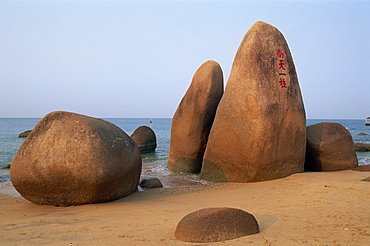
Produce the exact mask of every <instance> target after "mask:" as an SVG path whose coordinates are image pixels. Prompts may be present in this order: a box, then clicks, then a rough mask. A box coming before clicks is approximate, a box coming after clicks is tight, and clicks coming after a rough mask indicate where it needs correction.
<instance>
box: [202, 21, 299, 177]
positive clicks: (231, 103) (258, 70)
mask: <svg viewBox="0 0 370 246" xmlns="http://www.w3.org/2000/svg"><path fill="white" fill-rule="evenodd" d="M305 124H306V119H305V110H304V105H303V101H302V96H301V91H300V88H299V84H298V79H297V74H296V70H295V67H294V63H293V58H292V56H291V54H290V51H289V47H288V45H287V43H286V41H285V39H284V36H283V35H282V34H281V33H280V31H279V30H278V29H276V28H275V27H273V26H271V25H269V24H266V23H264V22H257V23H255V24H254V25H253V26H252V27H251V28H250V30H249V31H248V32H247V33H246V35H245V36H244V39H243V41H242V42H241V45H240V47H239V49H238V51H237V53H236V56H235V59H234V63H233V66H232V69H231V72H230V77H229V80H228V83H227V86H226V89H225V93H224V95H223V97H222V99H221V101H220V104H219V106H218V109H217V113H216V116H215V121H214V123H213V126H212V130H211V132H210V136H209V139H208V143H207V149H206V152H205V155H204V160H203V164H202V171H201V178H203V179H207V180H213V181H229V182H254V181H263V180H271V179H277V178H282V177H286V176H288V175H290V174H293V173H296V172H302V171H303V169H304V158H305V149H306V140H305V138H306V137H305V134H306V132H305V131H306V125H305Z"/></svg>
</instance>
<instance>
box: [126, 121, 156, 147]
mask: <svg viewBox="0 0 370 246" xmlns="http://www.w3.org/2000/svg"><path fill="white" fill-rule="evenodd" d="M131 138H132V139H133V140H134V141H135V143H136V144H137V146H138V147H139V149H140V152H141V153H150V152H154V151H155V149H156V148H157V138H156V136H155V132H154V131H153V130H152V129H151V128H150V127H148V126H140V127H138V128H137V129H136V130H135V131H134V132H133V133H132V134H131Z"/></svg>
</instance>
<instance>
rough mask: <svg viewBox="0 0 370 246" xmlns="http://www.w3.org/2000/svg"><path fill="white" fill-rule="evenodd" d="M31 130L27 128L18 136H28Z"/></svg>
mask: <svg viewBox="0 0 370 246" xmlns="http://www.w3.org/2000/svg"><path fill="white" fill-rule="evenodd" d="M31 131H32V130H27V131H24V132H22V133H19V135H18V137H19V138H26V137H28V135H30V133H31Z"/></svg>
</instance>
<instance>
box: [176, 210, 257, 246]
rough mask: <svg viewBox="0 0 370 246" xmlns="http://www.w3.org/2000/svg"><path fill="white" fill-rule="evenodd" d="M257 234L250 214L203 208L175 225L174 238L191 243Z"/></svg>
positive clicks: (254, 222)
mask: <svg viewBox="0 0 370 246" xmlns="http://www.w3.org/2000/svg"><path fill="white" fill-rule="evenodd" d="M258 232H259V226H258V223H257V220H256V219H255V218H254V216H253V215H252V214H250V213H247V212H245V211H243V210H240V209H235V208H205V209H201V210H198V211H195V212H193V213H190V214H188V215H186V216H185V217H184V218H183V219H182V220H181V221H180V222H179V223H178V225H177V228H176V231H175V237H176V238H177V239H178V240H181V241H185V242H192V243H209V242H219V241H224V240H230V239H234V238H238V237H242V236H246V235H250V234H255V233H258Z"/></svg>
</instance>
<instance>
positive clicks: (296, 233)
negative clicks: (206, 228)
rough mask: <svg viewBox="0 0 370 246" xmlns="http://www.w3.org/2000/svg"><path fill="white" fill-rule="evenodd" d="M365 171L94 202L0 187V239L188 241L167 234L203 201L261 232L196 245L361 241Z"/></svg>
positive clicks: (366, 229) (368, 220)
mask: <svg viewBox="0 0 370 246" xmlns="http://www.w3.org/2000/svg"><path fill="white" fill-rule="evenodd" d="M369 176H370V172H369V171H367V172H359V171H350V170H348V171H338V172H309V173H297V174H294V175H291V176H289V177H286V178H283V179H278V180H272V181H266V182H258V183H218V184H207V185H195V186H184V187H176V188H161V189H147V190H144V191H141V192H137V193H134V194H133V195H131V196H128V197H125V198H123V199H120V200H117V201H114V202H109V203H101V204H91V205H81V206H70V207H54V206H45V205H36V204H32V203H30V202H28V201H27V200H25V199H23V198H22V197H20V195H19V194H18V193H17V192H16V191H15V189H14V188H13V187H12V186H11V185H6V186H2V187H0V206H1V208H0V214H1V215H0V216H1V217H0V218H1V220H0V227H1V231H0V241H1V245H66V246H68V245H69V244H70V243H72V245H74V246H76V245H79V246H83V245H195V244H192V243H186V242H182V241H179V240H177V239H176V238H175V236H174V231H175V228H176V226H177V223H178V222H179V221H180V220H181V219H182V218H183V217H184V216H185V215H187V214H189V213H191V212H193V211H196V210H199V209H202V208H207V207H233V208H239V209H242V210H245V211H247V212H249V213H252V214H253V215H254V216H255V217H256V219H257V221H258V223H259V226H260V230H261V232H260V233H258V234H255V235H249V236H245V237H240V238H237V239H233V240H228V241H223V242H215V243H209V244H197V245H322V246H323V245H330V246H332V245H333V246H334V245H356V246H358V245H369V244H370V203H369V201H370V189H369V187H370V182H366V181H361V180H362V179H365V178H367V177H369Z"/></svg>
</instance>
